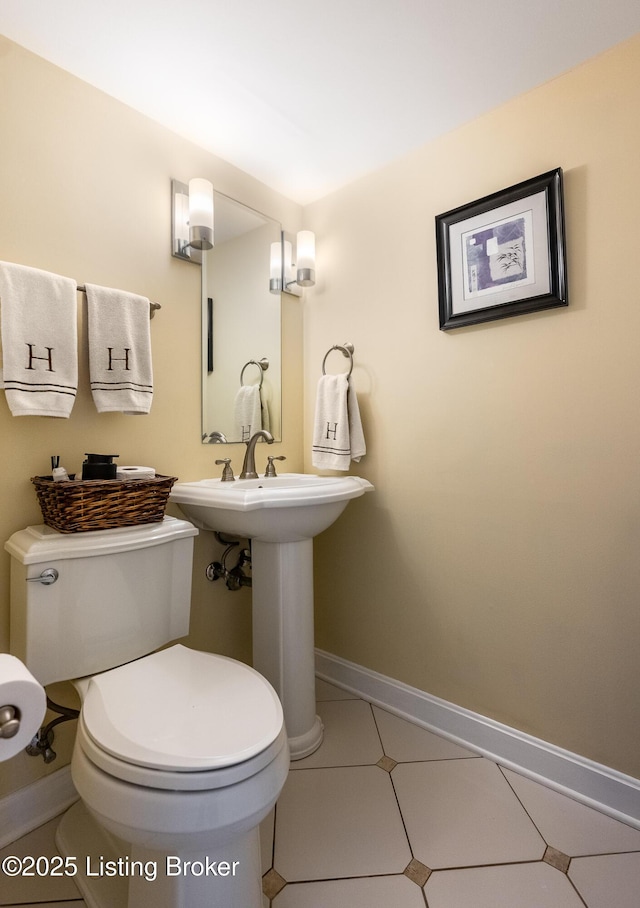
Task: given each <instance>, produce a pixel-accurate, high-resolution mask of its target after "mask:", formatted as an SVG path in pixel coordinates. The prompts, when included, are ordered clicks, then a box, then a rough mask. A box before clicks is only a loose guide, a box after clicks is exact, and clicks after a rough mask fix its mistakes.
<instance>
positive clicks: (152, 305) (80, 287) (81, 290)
mask: <svg viewBox="0 0 640 908" xmlns="http://www.w3.org/2000/svg"><path fill="white" fill-rule="evenodd" d="M77 289H78V293H86V292H87V289H86V287H85V286H84V284H78V288H77ZM149 308H150V310H151V311H150V313H149V318H153V316H154V315H155V312H156V309H162V306H161V305H160V303H152V302H151V301H149Z"/></svg>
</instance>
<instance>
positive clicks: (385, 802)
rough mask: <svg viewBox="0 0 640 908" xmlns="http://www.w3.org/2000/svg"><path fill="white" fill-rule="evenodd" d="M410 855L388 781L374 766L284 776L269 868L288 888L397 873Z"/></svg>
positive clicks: (403, 866) (314, 770)
mask: <svg viewBox="0 0 640 908" xmlns="http://www.w3.org/2000/svg"><path fill="white" fill-rule="evenodd" d="M410 860H411V852H410V850H409V845H408V842H407V837H406V834H405V831H404V827H403V824H402V818H401V816H400V811H399V810H398V805H397V802H396V799H395V796H394V793H393V786H392V784H391V778H390V776H389V775H388V774H387V773H385V772H381V771H380V770H379V769H378V767H377V766H354V767H341V768H336V769H309V770H306V771H304V772H290V773H289V778H288V779H287V782H286V784H285V787H284V790H283V792H282V795H281V796H280V800H279V801H278V806H277V811H276V841H275V854H274V867H275V869H276V870H277V871H278V873H280V874H281V876H283V877H284V879H285V880H287V881H288V882H289V883H292V882H298V881H302V880H321V879H335V878H338V877H348V876H353V877H355V876H369V875H386V874H393V873H398V874H400V873H402V871H403V870H404V868H405V867H406V866H407V864H408V863H409V861H410Z"/></svg>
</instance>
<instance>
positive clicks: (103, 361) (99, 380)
mask: <svg viewBox="0 0 640 908" xmlns="http://www.w3.org/2000/svg"><path fill="white" fill-rule="evenodd" d="M85 289H86V294H87V325H88V332H89V379H90V382H91V393H92V395H93V401H94V403H95V405H96V409H97V410H98V413H110V412H111V413H112V412H119V413H126V414H132V415H136V414H145V413H148V412H149V410H150V409H151V402H152V398H153V366H152V362H151V327H150V321H149V311H150V304H149V300H148V299H147V298H146V297H145V296H138V294H136V293H128V292H126V291H124V290H114V289H111V288H109V287H98V286H96V285H95V284H86V285H85Z"/></svg>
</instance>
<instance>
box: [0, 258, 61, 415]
mask: <svg viewBox="0 0 640 908" xmlns="http://www.w3.org/2000/svg"><path fill="white" fill-rule="evenodd" d="M0 315H1V321H2V352H3V358H4V368H3V370H2V374H1V375H0V378H1V379H2V380H1V381H0V387H3V388H4V391H5V395H6V398H7V403H8V405H9V408H10V410H11V412H12V414H13V415H14V416H60V417H65V418H66V417H68V416H69V414H70V413H71V409H72V407H73V404H74V401H75V399H76V392H77V390H78V330H77V315H78V300H77V297H76V282H75V281H74V280H72V279H71V278H68V277H62V276H61V275H59V274H51V273H50V272H48V271H39V270H38V269H36V268H28V267H27V266H26V265H13V264H11V263H10V262H0Z"/></svg>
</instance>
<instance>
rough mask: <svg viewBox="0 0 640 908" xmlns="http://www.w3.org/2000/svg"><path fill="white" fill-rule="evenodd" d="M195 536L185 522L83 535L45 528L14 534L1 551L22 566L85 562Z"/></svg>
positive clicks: (170, 520) (169, 520) (174, 520)
mask: <svg viewBox="0 0 640 908" xmlns="http://www.w3.org/2000/svg"><path fill="white" fill-rule="evenodd" d="M197 535H198V530H197V529H196V528H195V527H194V526H193V524H191V523H189V522H188V521H186V520H178V518H176V517H164V518H163V519H162V520H161V521H160V522H158V523H147V524H142V525H139V526H132V527H118V528H117V529H114V530H89V531H88V532H85V533H59V532H58V531H57V530H53V529H52V528H51V527H48V526H43V525H40V526H31V527H26V528H25V529H24V530H18V532H17V533H14V534H13V536H11V538H10V539H8V540H7V542H5V544H4V547H5V549H6V551H7V552H9V554H10V555H12V556H13V557H14V558H16V559H17V560H18V561H20V562H21V563H22V564H39V563H40V562H42V561H47V560H50V559H56V560H61V559H65V558H86V557H90V556H92V555H110V554H115V553H117V552H125V551H133V550H134V549H144V548H147V547H148V546H153V545H162V544H163V543H165V542H172V541H173V540H174V539H179V538H182V537H189V536H197Z"/></svg>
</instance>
